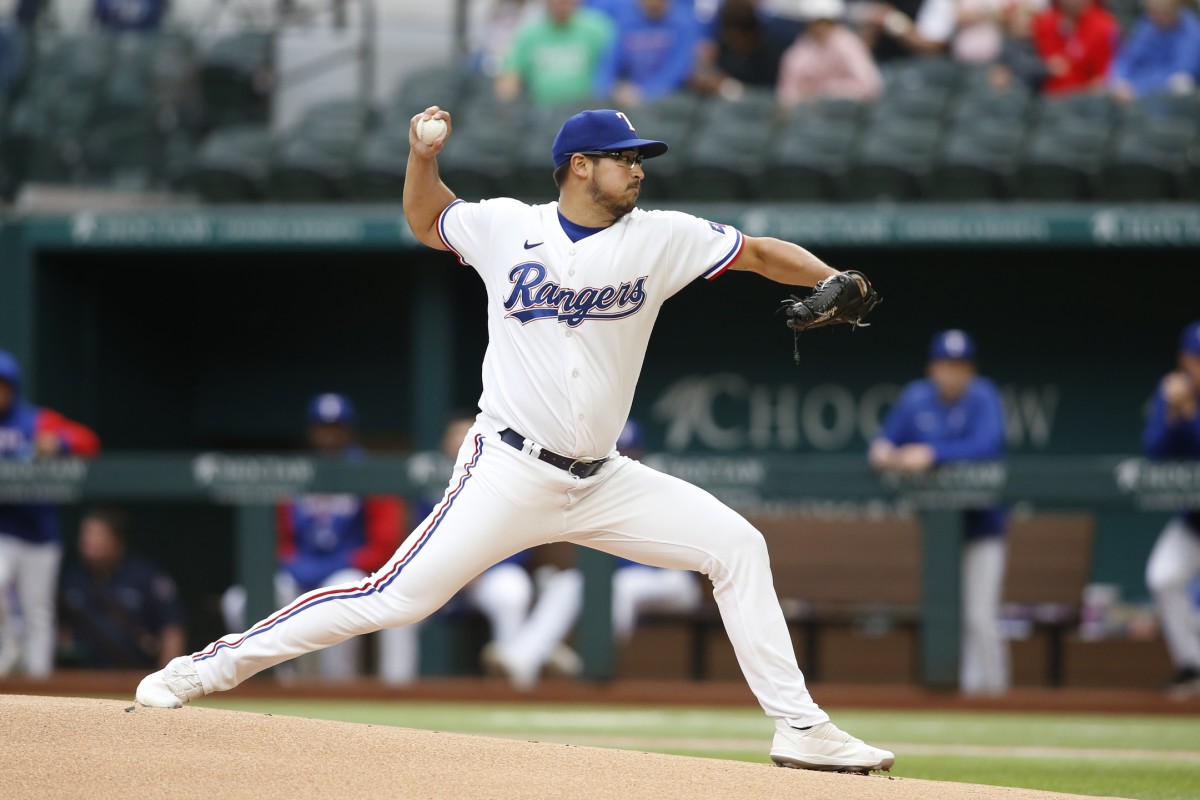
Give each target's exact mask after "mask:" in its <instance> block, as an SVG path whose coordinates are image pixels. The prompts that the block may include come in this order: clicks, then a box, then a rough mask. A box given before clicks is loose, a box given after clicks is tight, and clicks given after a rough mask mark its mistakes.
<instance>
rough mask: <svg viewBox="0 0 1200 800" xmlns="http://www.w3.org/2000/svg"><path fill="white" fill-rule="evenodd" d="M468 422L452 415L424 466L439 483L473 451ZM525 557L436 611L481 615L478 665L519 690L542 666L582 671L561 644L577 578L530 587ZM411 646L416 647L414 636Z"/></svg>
mask: <svg viewBox="0 0 1200 800" xmlns="http://www.w3.org/2000/svg"><path fill="white" fill-rule="evenodd" d="M474 424H475V420H474V417H472V416H470V415H468V414H462V413H460V414H454V415H453V416H452V417H451V419H450V421H449V422H448V423H447V425H446V429H445V432H444V433H443V435H442V448H441V450H442V452H441V454H440V455H441V457H440V458H437V459H436V461H437V462H438V463H439V466H438V467H437V468H436V470H430V471H431V472H432V471H436V472H437V473H440V474H439V477H441V478H442V480H441V481H439V482H438V483H440V484H441V485H445V483H446V480H445V479H446V478H448V477H449V474H450V472H452V471H453V469H454V468H455V465H456V464H459V463H462V462H463V461H464V459H466V458H468V457H469V456H470V454H471V452H472V451H473V447H474V445H473V444H469V443H468V442H469V439H470V431H471V428H472V426H473V425H474ZM464 448H466V449H464ZM422 460H423V461H427V460H429V459H422ZM440 502H441V497H438V498H436V500H435V499H434V498H428V499H427V501H426V502H425V503H424V504H423V506H424V507H423V509H422V510H423V511H424V512H425V514H424V516H428V515H430V514H433V513H434V512H435V509H436V507H437V505H438V504H440ZM529 560H530V551H528V550H526V551H523V552H521V553H517V554H516V555H514V556H511V557H510V558H507V559H505V560H504V561H501V562H500V563H498V564H495V565H493V566H491V567H489V568H488V569H486V570H484V571H483V573H482V574H481V575H479V576H478V577H477V578H475V579H474V580H473V581H471V582H470V583H469V584H467V585H466V586H465V587H463V590H462V591H461V592H460V593H459V596H458V597H457V598H456V599H455V600H452V601H451V602H450V604H449V605H448V606H447V608H446V609H445V611H443V612H442V613H450V614H453V613H454V611H455V610H456V608H462V607H466V608H469V609H472V610H475V611H478V612H480V613H481V614H483V615H484V616H485V617H486V618H487V620H488V624H489V626H490V628H491V633H492V639H491V641H490V642H489V643H488V644H487V645H486V646H485V647H484V650H483V653H482V654H481V658H482V661H483V665H484V668H485V669H486V670H488V671H489V672H493V673H497V674H501V675H504V676H505V677H507V678H508V679H509V680H510V681H511V682H512V684H513V685H514V686H515V687H516V688H518V689H521V690H523V691H525V690H528V689H531V688H533V686H534V685H535V684H536V683H537V680H538V677H539V676H540V675H541V672H542V670H543V668H545V667H547V666H550V667H552V668H554V669H556V670H557V671H559V672H560V673H566V674H577V673H578V672H579V671H580V670H581V669H582V664H580V662H579V656H578V655H576V654H575V652H574V651H573V650H571V649H570V648H568V647H567V646H566V645H564V644H563V639H564V638H566V636H567V634H568V633H570V632H571V626H572V625H573V624H574V622H575V617H576V615H577V614H578V609H577V606H576V605H575V603H576V600H575V597H576V595H577V594H578V592H579V591H580V588H579V583H578V581H579V578H578V576H577V575H573V574H569V573H559V574H556V575H548V576H547V579H546V580H545V581H543V582H542V583H541V585H540V586H538V587H535V586H534V581H533V578H532V576H531V575H530V574H529V572H528V570H527V569H526V566H527V564H528V562H529ZM535 595H536V599H535ZM409 627H415V626H409ZM412 644H413V646H414V647H415V646H416V641H415V639H414V640H413V641H412Z"/></svg>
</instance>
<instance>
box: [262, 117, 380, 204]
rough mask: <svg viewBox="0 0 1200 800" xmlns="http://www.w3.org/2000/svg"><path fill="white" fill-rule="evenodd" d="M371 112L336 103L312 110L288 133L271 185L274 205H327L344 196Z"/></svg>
mask: <svg viewBox="0 0 1200 800" xmlns="http://www.w3.org/2000/svg"><path fill="white" fill-rule="evenodd" d="M370 121H371V109H370V108H369V107H368V106H367V105H366V104H365V103H363V102H361V101H359V100H336V101H332V102H327V103H321V104H319V105H317V106H314V107H313V108H311V109H309V110H308V111H307V112H305V114H304V115H303V116H302V117H301V118H300V121H299V122H298V123H296V125H294V126H293V127H292V129H291V131H289V132H288V134H287V136H286V137H285V138H284V140H283V141H282V143H281V144H280V146H279V147H278V149H277V151H276V154H275V158H274V160H273V163H272V165H271V170H270V175H269V177H268V180H267V186H268V194H269V195H270V197H271V199H273V200H278V201H281V202H322V201H327V200H335V199H337V198H339V197H341V196H342V193H343V184H344V182H345V180H346V178H347V177H348V176H349V173H350V167H351V164H352V163H353V159H354V156H355V154H356V152H357V150H358V147H359V145H360V144H361V143H362V140H363V137H364V135H365V133H366V129H367V125H368V124H369V122H370Z"/></svg>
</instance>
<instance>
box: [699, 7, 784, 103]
mask: <svg viewBox="0 0 1200 800" xmlns="http://www.w3.org/2000/svg"><path fill="white" fill-rule="evenodd" d="M786 29H790V26H788V27H787V28H786ZM792 38H795V37H791V38H785V36H784V35H783V34H782V33H781V26H780V25H778V24H773V23H772V20H770V19H767V18H765V16H764V14H763V13H762V11H761V10H760V9H759V8H758V3H757V2H755V0H726V2H725V4H724V5H723V6H722V7H721V10H720V12H719V14H718V15H717V24H716V28H715V31H714V34H713V39H712V40H711V41H710V42H706V43H705V44H704V45H703V46H701V48H700V52H699V55H698V57H697V67H696V72H695V74H694V76H693V78H692V86H693V87H694V88H696V89H697V90H699V91H702V92H706V93H708V94H719V95H721V96H723V97H727V98H730V99H735V98H737V97H740V96H741V95H742V93H743V92H744V90H745V87H746V86H768V87H769V86H774V85H775V83H776V81H778V79H779V61H780V59H781V58H783V51H784V50H785V49H787V46H788V44H789V42H790V41H791V39H792Z"/></svg>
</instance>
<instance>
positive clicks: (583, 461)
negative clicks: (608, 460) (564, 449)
mask: <svg viewBox="0 0 1200 800" xmlns="http://www.w3.org/2000/svg"><path fill="white" fill-rule="evenodd" d="M595 463H596V462H595V461H589V460H587V459H583V458H577V459H575V460H574V461H572V462H571V465H570V466H569V467H567V472H569V473H571V474H572V475H575V465H576V464H584V465H585V466H586V465H588V464H595ZM589 475H591V473H590V472H589V473H588V475H575V477H577V478H586V477H588V476H589Z"/></svg>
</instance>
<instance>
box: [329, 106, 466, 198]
mask: <svg viewBox="0 0 1200 800" xmlns="http://www.w3.org/2000/svg"><path fill="white" fill-rule="evenodd" d="M411 118H412V115H411V114H407V113H406V112H405V110H404V109H402V108H400V107H399V106H396V105H393V106H392V107H390V108H389V109H388V110H387V112H386V113H385V114H384V116H383V118H382V119H381V120H380V121H379V125H378V127H377V128H376V129H375V130H373V131H371V133H370V134H368V136H367V138H366V140H365V141H364V142H363V145H362V147H361V148H359V151H358V153H357V154H356V156H355V159H354V164H353V166H352V167H351V170H350V174H349V176H348V177H347V178H346V186H345V193H346V196H347V197H349V198H352V199H355V200H364V201H367V202H399V201H400V200H401V199H403V196H404V173H405V171H406V170H407V168H408V128H409V122H410V120H411ZM455 135H456V136H457V132H456V134H455ZM456 142H457V139H456Z"/></svg>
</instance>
